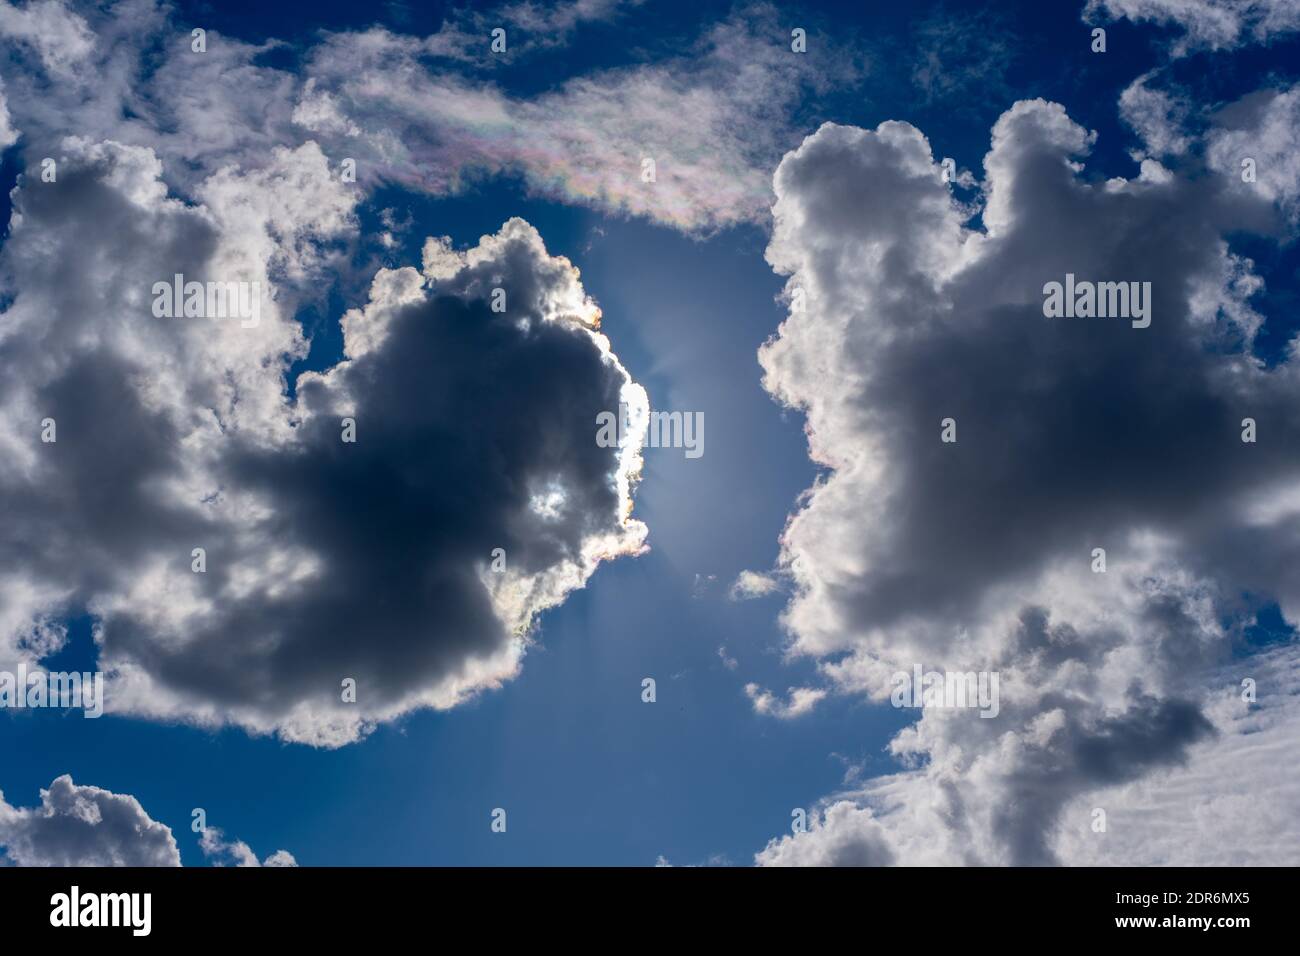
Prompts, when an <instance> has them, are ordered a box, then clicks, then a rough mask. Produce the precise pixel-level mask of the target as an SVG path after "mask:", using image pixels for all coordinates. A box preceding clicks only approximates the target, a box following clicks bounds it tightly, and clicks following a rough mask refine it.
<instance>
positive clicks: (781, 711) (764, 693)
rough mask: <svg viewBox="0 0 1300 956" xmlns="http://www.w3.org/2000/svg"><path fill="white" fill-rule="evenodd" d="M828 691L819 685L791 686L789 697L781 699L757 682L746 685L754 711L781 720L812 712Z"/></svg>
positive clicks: (746, 691)
mask: <svg viewBox="0 0 1300 956" xmlns="http://www.w3.org/2000/svg"><path fill="white" fill-rule="evenodd" d="M826 693H827V692H826V691H825V690H822V689H821V688H818V687H791V688H790V690H789V699H788V700H781V699H780V698H779V697H777V696H776V695H775V694H773V693H772V692H771V691H768V690H764V689H763V688H761V687H759V686H758V685H757V684H746V685H745V696H746V697H748V698H749V699H750V701H751V702H752V703H753V705H754V713H756V714H764V715H765V716H769V717H776V718H778V719H780V720H791V719H793V718H795V717H802V716H803V715H804V714H810V713H812V711H813V708H814V707H816V706H817V705H818V704H819V703H820V702H821V701H822V700H824V699H825V697H826Z"/></svg>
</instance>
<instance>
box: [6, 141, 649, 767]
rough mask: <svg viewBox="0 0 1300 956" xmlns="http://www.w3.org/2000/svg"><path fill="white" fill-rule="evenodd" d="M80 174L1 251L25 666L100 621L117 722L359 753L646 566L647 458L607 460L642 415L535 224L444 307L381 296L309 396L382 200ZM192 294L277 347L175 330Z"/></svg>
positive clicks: (298, 161) (100, 167) (474, 270)
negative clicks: (624, 426)
mask: <svg viewBox="0 0 1300 956" xmlns="http://www.w3.org/2000/svg"><path fill="white" fill-rule="evenodd" d="M62 147H63V149H62V152H61V153H60V154H59V157H60V158H59V164H60V165H59V170H60V171H59V176H58V180H57V182H56V183H43V182H40V181H39V179H38V178H36V177H26V178H25V179H24V180H23V181H22V182H21V183H20V186H19V188H18V189H17V190H16V192H15V194H14V208H15V217H14V224H13V226H12V231H11V236H10V238H9V239H8V241H7V243H6V244H5V246H4V248H3V251H2V252H0V274H2V275H3V277H4V280H5V282H6V283H7V285H8V287H9V288H10V289H11V290H13V293H14V295H13V299H12V301H11V303H10V305H9V307H8V309H7V310H6V312H5V329H6V332H5V338H4V339H3V341H2V342H0V368H2V369H3V376H0V380H2V381H3V383H4V384H3V385H0V407H3V410H4V413H3V415H2V416H0V421H3V425H0V447H3V448H4V450H5V452H6V455H5V460H4V463H3V464H0V501H2V502H3V507H4V509H5V511H6V513H12V514H15V515H22V519H21V520H14V521H10V522H6V523H5V528H4V530H3V531H0V556H8V557H7V558H5V559H4V560H0V568H3V570H2V571H0V594H3V595H4V599H3V600H0V607H3V608H4V612H3V614H2V615H0V625H3V630H2V631H0V660H4V661H8V662H11V663H12V662H16V661H17V660H20V659H22V660H28V661H35V660H37V659H38V657H37V654H38V653H49V652H50V646H48V645H50V643H51V642H50V640H43V641H36V642H34V639H33V635H39V634H45V635H50V634H53V635H54V637H55V638H56V640H55V641H54V643H56V644H57V643H58V640H57V638H58V633H57V631H52V630H51V629H50V628H51V626H52V624H53V623H54V622H57V621H58V620H60V619H62V618H63V617H66V616H67V615H70V614H74V613H79V612H80V609H83V608H84V609H88V610H89V611H90V613H92V614H93V615H94V616H95V618H96V620H97V622H96V629H95V640H96V643H97V646H98V651H99V666H100V668H101V669H103V670H104V671H106V673H107V690H106V697H107V705H108V706H107V709H108V710H109V711H110V712H115V713H130V714H134V715H141V716H149V717H154V718H157V719H163V720H181V721H189V722H194V723H197V724H202V725H205V726H219V725H224V724H236V725H239V726H242V727H245V728H246V729H248V730H250V731H253V732H258V733H278V734H279V735H280V736H282V737H283V738H285V739H289V740H295V741H301V742H304V743H310V744H314V745H320V746H338V745H341V744H344V743H347V742H350V741H353V740H356V739H357V738H358V737H359V736H361V735H363V734H365V733H366V732H368V731H369V729H371V728H372V727H373V726H375V724H376V723H378V722H382V721H386V720H392V719H395V718H397V717H399V716H401V715H402V714H405V713H408V712H410V711H412V710H415V709H420V708H427V707H436V708H446V707H451V706H454V705H456V704H457V703H459V702H461V701H463V700H465V699H466V698H467V697H469V696H472V695H473V694H475V693H477V692H479V691H481V690H484V689H487V688H492V687H496V686H499V685H500V684H501V683H502V682H503V681H505V680H508V679H509V678H511V677H512V676H514V675H515V674H516V673H517V671H518V668H519V666H520V662H521V660H522V657H523V655H524V653H525V651H526V649H527V647H528V646H529V644H530V642H531V641H532V639H533V636H532V635H533V625H534V622H535V621H536V616H537V614H538V613H540V612H541V611H542V610H544V609H546V608H549V607H552V606H554V605H556V604H558V603H559V602H560V601H562V600H563V599H564V596H565V595H566V594H568V593H569V592H570V591H571V590H573V589H574V588H577V587H581V586H583V584H584V583H585V581H586V580H587V578H588V577H589V576H590V575H591V573H592V572H593V571H594V569H595V567H596V565H597V564H598V563H599V562H600V561H602V560H606V559H610V558H613V557H616V556H619V555H626V554H634V553H637V552H638V551H639V550H640V549H641V547H642V546H643V541H644V537H645V527H644V525H642V524H641V523H640V522H638V521H635V520H633V519H632V518H631V488H632V485H633V483H634V482H635V480H636V477H637V474H638V471H639V467H640V458H639V441H640V438H639V437H638V436H636V435H633V436H630V438H629V443H628V444H627V445H625V446H624V447H623V448H622V449H619V448H601V447H599V446H598V445H597V444H596V441H595V432H596V415H597V413H598V412H600V411H602V410H609V409H616V408H617V407H618V404H619V402H620V400H622V401H625V402H627V403H629V404H630V405H631V406H633V407H641V406H644V405H645V393H644V391H643V390H641V389H640V387H639V386H636V385H635V384H634V383H632V382H631V380H630V378H629V376H628V375H627V372H626V371H625V370H624V369H623V368H622V366H621V365H620V364H619V363H618V360H617V358H616V357H615V356H614V355H613V353H612V351H611V350H610V346H609V342H608V340H607V339H606V338H605V337H604V336H603V335H602V334H601V333H600V332H599V331H598V323H599V309H598V308H597V307H596V306H595V304H594V303H593V302H592V301H591V300H590V299H589V298H588V297H587V295H586V293H585V292H584V291H583V289H582V286H581V283H580V282H579V279H578V273H577V270H576V269H574V268H573V266H572V265H571V264H570V263H569V262H568V261H567V260H566V259H563V258H559V257H552V256H550V255H549V254H548V253H547V251H546V249H545V247H544V245H543V243H542V241H541V238H540V236H539V235H538V234H537V232H536V230H534V229H533V228H532V227H531V226H529V225H528V224H527V223H525V222H523V221H522V220H511V221H510V222H508V223H506V224H505V225H504V226H503V227H502V229H501V230H500V232H498V233H497V234H496V235H492V236H485V237H483V239H482V240H481V241H480V243H479V244H478V245H477V246H476V247H474V248H471V249H468V250H464V251H454V250H446V252H445V254H444V256H443V263H442V266H441V269H440V271H439V272H438V274H437V276H438V277H437V278H436V279H434V280H431V279H429V278H428V277H426V276H424V275H422V274H421V273H420V272H418V271H417V270H416V269H414V268H411V267H406V268H402V269H396V270H387V269H385V270H381V271H380V272H379V273H378V274H377V275H376V276H375V278H374V282H373V284H372V287H371V292H370V299H369V302H367V303H366V304H365V305H364V306H362V307H361V308H358V309H353V310H351V311H349V312H348V313H347V314H346V315H345V316H344V317H343V320H342V329H343V339H344V351H345V358H344V360H343V361H342V362H340V363H339V364H337V365H335V366H333V367H331V368H329V369H326V370H324V371H322V372H312V373H305V374H303V375H301V376H299V377H298V378H297V380H296V383H295V384H296V390H295V392H294V394H293V397H292V398H291V397H290V396H289V393H288V389H287V382H286V370H287V368H288V366H289V363H290V362H292V361H293V360H294V359H296V358H299V357H301V356H303V355H305V354H306V348H307V343H306V342H305V340H304V339H303V336H302V333H301V330H300V328H299V326H298V324H297V322H296V321H294V320H293V318H292V316H293V314H294V306H293V304H294V302H295V301H296V297H297V296H299V295H300V294H302V293H301V290H302V288H303V287H304V286H310V284H311V282H312V281H313V280H314V279H315V278H316V277H317V276H319V275H320V273H321V272H322V270H323V269H324V268H325V267H326V265H327V264H328V263H329V262H331V261H332V258H331V255H332V254H331V252H330V250H329V244H330V241H331V239H332V238H333V237H335V236H337V235H338V234H340V233H342V232H346V231H347V230H348V229H349V228H351V221H352V220H351V208H352V203H353V202H354V201H355V199H354V198H353V197H354V194H352V193H350V192H349V191H348V189H347V187H346V186H344V185H343V184H341V183H340V182H339V181H338V180H337V179H336V178H334V177H331V175H330V171H329V169H328V167H327V165H326V162H325V160H324V157H323V155H322V154H321V152H320V150H319V149H318V148H317V147H316V146H315V145H314V144H307V145H304V146H302V147H298V148H297V149H294V150H287V149H285V150H280V151H278V152H276V153H275V154H274V155H273V157H272V161H271V164H270V165H269V166H268V167H265V168H262V169H257V170H250V171H244V170H238V169H233V168H224V169H221V170H218V171H217V172H215V173H213V174H212V175H211V176H210V177H208V178H207V179H206V180H203V181H202V182H201V183H199V185H198V186H197V187H196V191H197V194H198V195H199V196H200V197H202V204H198V205H192V204H189V203H185V202H182V201H180V200H177V199H174V198H171V197H169V195H168V193H167V189H166V187H165V185H164V184H163V183H162V181H161V178H160V177H161V163H160V162H159V160H158V159H157V157H156V155H155V154H154V153H153V152H152V151H151V150H148V149H144V148H141V147H134V146H127V145H123V144H119V143H114V142H104V143H94V142H89V141H87V140H84V139H68V140H65V141H64V143H63V144H62ZM174 274H182V275H184V276H186V277H187V278H190V279H195V280H198V281H221V282H226V281H240V282H246V283H249V284H250V285H252V284H253V283H257V284H258V285H259V286H260V289H261V293H260V299H259V301H260V303H261V306H262V311H261V319H260V321H259V322H258V323H256V325H254V326H251V327H250V326H248V325H246V323H244V322H241V321H236V320H232V319H212V318H193V317H191V318H183V317H182V318H158V317H156V316H155V315H154V313H153V311H152V304H153V296H154V292H153V287H154V283H156V282H158V281H160V280H162V281H164V282H170V281H171V277H172V276H173V275H174ZM498 289H499V290H501V295H502V296H503V297H504V298H502V299H501V300H500V301H501V302H503V303H504V304H505V310H504V311H500V312H498V311H494V310H493V308H492V302H493V301H495V300H496V299H497V293H496V290H498ZM47 418H50V419H53V420H54V421H55V422H57V441H56V442H55V443H52V444H47V443H43V442H42V441H41V439H40V434H41V427H42V426H41V424H40V423H41V422H42V421H43V420H45V419H47ZM344 418H350V419H353V420H354V421H355V423H356V441H355V443H345V442H343V441H342V436H343V432H342V421H343V419H344ZM542 505H545V506H544V507H543V506H542ZM38 540H39V541H41V542H42V544H41V546H40V547H39V548H36V549H33V548H32V547H31V544H30V542H32V541H38ZM195 548H203V549H204V550H205V553H206V558H205V560H206V569H205V571H204V573H201V574H199V573H194V571H193V570H192V568H193V560H192V555H193V549H195ZM496 549H503V550H504V555H505V558H504V560H505V565H504V567H503V568H501V569H499V570H496V571H494V570H492V569H491V568H490V567H489V565H490V563H491V562H493V559H494V552H495V550H496ZM37 644H39V645H40V648H39V650H37ZM345 682H354V683H353V684H352V685H351V686H345ZM353 691H354V692H355V701H352V700H345V699H344V698H345V697H346V696H347V695H348V694H349V693H351V692H353Z"/></svg>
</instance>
